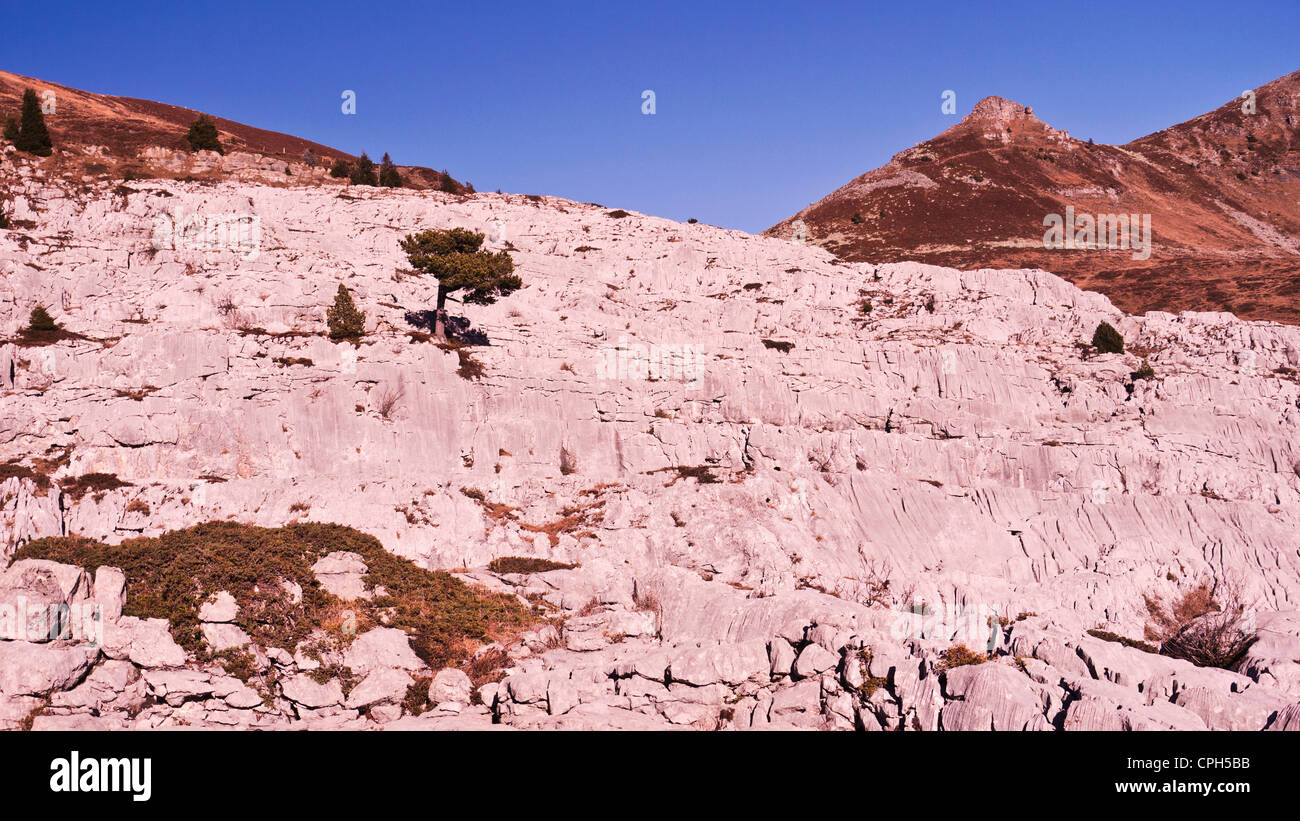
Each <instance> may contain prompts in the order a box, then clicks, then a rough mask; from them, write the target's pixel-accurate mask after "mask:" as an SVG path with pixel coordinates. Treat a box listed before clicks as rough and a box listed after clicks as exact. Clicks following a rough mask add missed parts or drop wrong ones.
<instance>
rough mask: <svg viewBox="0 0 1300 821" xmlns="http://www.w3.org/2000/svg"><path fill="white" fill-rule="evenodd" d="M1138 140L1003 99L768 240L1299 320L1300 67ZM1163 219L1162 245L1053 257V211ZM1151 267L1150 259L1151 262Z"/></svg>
mask: <svg viewBox="0 0 1300 821" xmlns="http://www.w3.org/2000/svg"><path fill="white" fill-rule="evenodd" d="M1254 94H1255V97H1254V100H1253V103H1254V108H1253V110H1250V111H1243V106H1246V105H1247V102H1248V101H1247V100H1244V99H1235V100H1231V101H1228V102H1226V103H1224V104H1223V105H1222V106H1220V107H1219V108H1217V109H1215V110H1214V111H1211V112H1209V113H1207V114H1204V115H1201V116H1199V117H1196V118H1194V119H1192V120H1188V121H1187V122H1185V123H1180V124H1178V125H1175V126H1173V127H1171V128H1168V129H1165V130H1163V131H1159V132H1156V133H1155V134H1150V135H1148V136H1146V137H1142V138H1141V139H1138V140H1134V141H1133V142H1131V143H1128V144H1126V145H1119V146H1112V145H1100V144H1093V143H1092V141H1090V140H1088V139H1086V136H1087V135H1084V139H1079V138H1076V137H1072V136H1070V135H1069V134H1067V133H1066V132H1064V131H1060V130H1058V129H1054V128H1052V127H1050V126H1048V125H1046V124H1044V123H1043V122H1042V121H1040V120H1039V119H1038V118H1037V117H1036V116H1034V114H1033V110H1032V108H1030V107H1028V106H1024V105H1021V104H1019V103H1014V102H1011V101H1009V100H1004V99H1001V98H999V97H989V98H987V99H985V100H982V101H980V102H979V103H978V104H977V105H976V106H975V108H974V109H973V110H972V111H971V113H970V114H969V115H967V116H966V117H965V118H963V119H962V121H961V122H960V123H959V124H957V125H954V126H953V127H952V128H949V129H948V130H947V131H945V132H943V133H942V134H940V135H939V136H937V137H935V138H934V139H932V140H928V141H926V142H923V143H920V144H919V145H916V146H914V147H912V148H909V149H907V150H906V151H902V152H900V153H899V154H897V155H895V156H894V157H893V159H892V160H891V161H890V162H889V163H888V164H887V165H885V166H882V167H881V168H878V169H876V170H874V171H871V172H868V173H866V174H863V175H862V176H860V177H858V178H857V179H855V180H853V181H851V182H850V183H848V184H847V185H845V186H844V187H842V188H840V189H838V190H836V191H834V192H832V193H831V194H829V195H827V196H826V197H825V198H823V199H821V200H820V201H818V202H815V203H813V204H811V205H809V206H808V207H807V208H805V209H803V210H802V211H800V212H799V213H798V214H795V215H794V216H792V217H791V218H790V219H787V220H784V221H783V222H781V223H779V224H777V225H776V226H774V227H772V228H771V229H769V230H768V232H767V233H768V234H770V235H773V236H781V237H790V236H791V235H792V233H793V232H794V230H795V226H794V223H795V220H802V221H803V223H804V226H805V228H804V230H805V232H806V235H807V238H808V241H810V242H811V243H813V244H816V245H819V246H821V247H824V248H827V249H828V250H831V251H833V252H835V253H836V254H839V255H840V256H841V257H842V258H843V259H846V260H853V261H877V260H902V259H909V260H917V261H920V262H927V263H932V264H937V265H951V266H954V267H958V268H978V267H996V268H1011V267H1015V268H1043V269H1045V270H1049V271H1053V272H1055V273H1057V274H1059V275H1061V276H1063V277H1065V278H1066V279H1068V280H1070V281H1071V282H1073V283H1075V284H1076V285H1078V286H1079V287H1081V288H1085V289H1088V290H1096V291H1100V292H1102V293H1104V294H1106V295H1107V296H1109V297H1110V298H1111V299H1112V300H1113V301H1114V303H1115V304H1116V305H1118V306H1119V307H1120V308H1122V309H1124V310H1126V311H1129V312H1132V313H1141V312H1144V311H1151V310H1162V311H1181V310H1201V311H1220V310H1228V311H1232V312H1235V313H1236V314H1237V315H1239V316H1241V317H1244V318H1249V319H1271V320H1276V321H1280V322H1287V323H1292V324H1294V323H1297V322H1300V299H1297V297H1300V240H1298V239H1297V238H1300V72H1295V73H1292V74H1288V75H1286V76H1284V77H1281V78H1278V79H1277V80H1274V81H1273V82H1271V83H1268V84H1266V85H1264V86H1261V87H1260V88H1258V89H1255V91H1254ZM1067 206H1069V207H1072V208H1073V210H1074V212H1075V213H1076V214H1087V215H1090V216H1095V215H1109V214H1137V215H1150V225H1151V229H1152V239H1153V244H1154V248H1153V249H1152V251H1151V253H1150V254H1149V255H1146V258H1135V256H1134V254H1133V253H1132V252H1131V251H1130V250H1124V249H1110V248H1093V249H1088V250H1085V249H1070V250H1066V249H1049V248H1045V247H1044V242H1043V237H1044V234H1045V230H1046V229H1045V228H1044V225H1043V220H1044V218H1045V217H1046V216H1047V215H1048V214H1058V215H1062V216H1063V215H1064V214H1065V209H1066V207H1067ZM1137 256H1138V257H1142V256H1143V254H1142V253H1139V254H1138V255H1137Z"/></svg>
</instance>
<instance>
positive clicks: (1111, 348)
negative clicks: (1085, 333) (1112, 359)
mask: <svg viewBox="0 0 1300 821" xmlns="http://www.w3.org/2000/svg"><path fill="white" fill-rule="evenodd" d="M1092 347H1094V348H1096V349H1097V353H1124V337H1122V336H1120V333H1119V331H1117V330H1115V327H1114V326H1113V325H1111V324H1110V323H1109V322H1103V323H1101V324H1100V325H1098V326H1097V330H1096V331H1095V332H1093V335H1092Z"/></svg>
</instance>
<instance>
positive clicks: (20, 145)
mask: <svg viewBox="0 0 1300 821" xmlns="http://www.w3.org/2000/svg"><path fill="white" fill-rule="evenodd" d="M14 148H17V149H18V150H19V151H26V152H27V153H28V154H34V155H36V156H38V157H48V156H50V154H52V153H54V151H53V148H54V144H53V143H52V142H51V141H50V132H49V129H47V128H46V127H45V114H44V113H43V112H42V111H41V103H40V100H38V99H36V92H35V91H33V90H32V89H30V88H29V89H26V90H24V91H23V113H22V123H21V124H20V125H19V127H18V135H17V139H15V140H14Z"/></svg>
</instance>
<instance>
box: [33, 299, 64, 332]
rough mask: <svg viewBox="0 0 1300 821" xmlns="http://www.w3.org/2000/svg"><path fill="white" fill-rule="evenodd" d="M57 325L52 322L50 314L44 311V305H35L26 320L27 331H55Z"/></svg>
mask: <svg viewBox="0 0 1300 821" xmlns="http://www.w3.org/2000/svg"><path fill="white" fill-rule="evenodd" d="M58 329H59V323H57V322H55V321H54V317H52V316H50V312H49V311H47V310H45V306H44V305H37V306H36V307H35V308H32V313H31V316H30V317H28V318H27V330H29V331H57V330H58Z"/></svg>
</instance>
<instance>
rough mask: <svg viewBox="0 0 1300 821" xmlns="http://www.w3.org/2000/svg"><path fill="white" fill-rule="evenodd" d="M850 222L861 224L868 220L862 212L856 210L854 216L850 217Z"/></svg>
mask: <svg viewBox="0 0 1300 821" xmlns="http://www.w3.org/2000/svg"><path fill="white" fill-rule="evenodd" d="M849 222H851V223H853V224H854V225H861V224H862V223H864V222H866V220H864V219H863V218H862V215H861V214H859V213H857V212H854V214H853V216H852V218H850V219H849Z"/></svg>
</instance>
